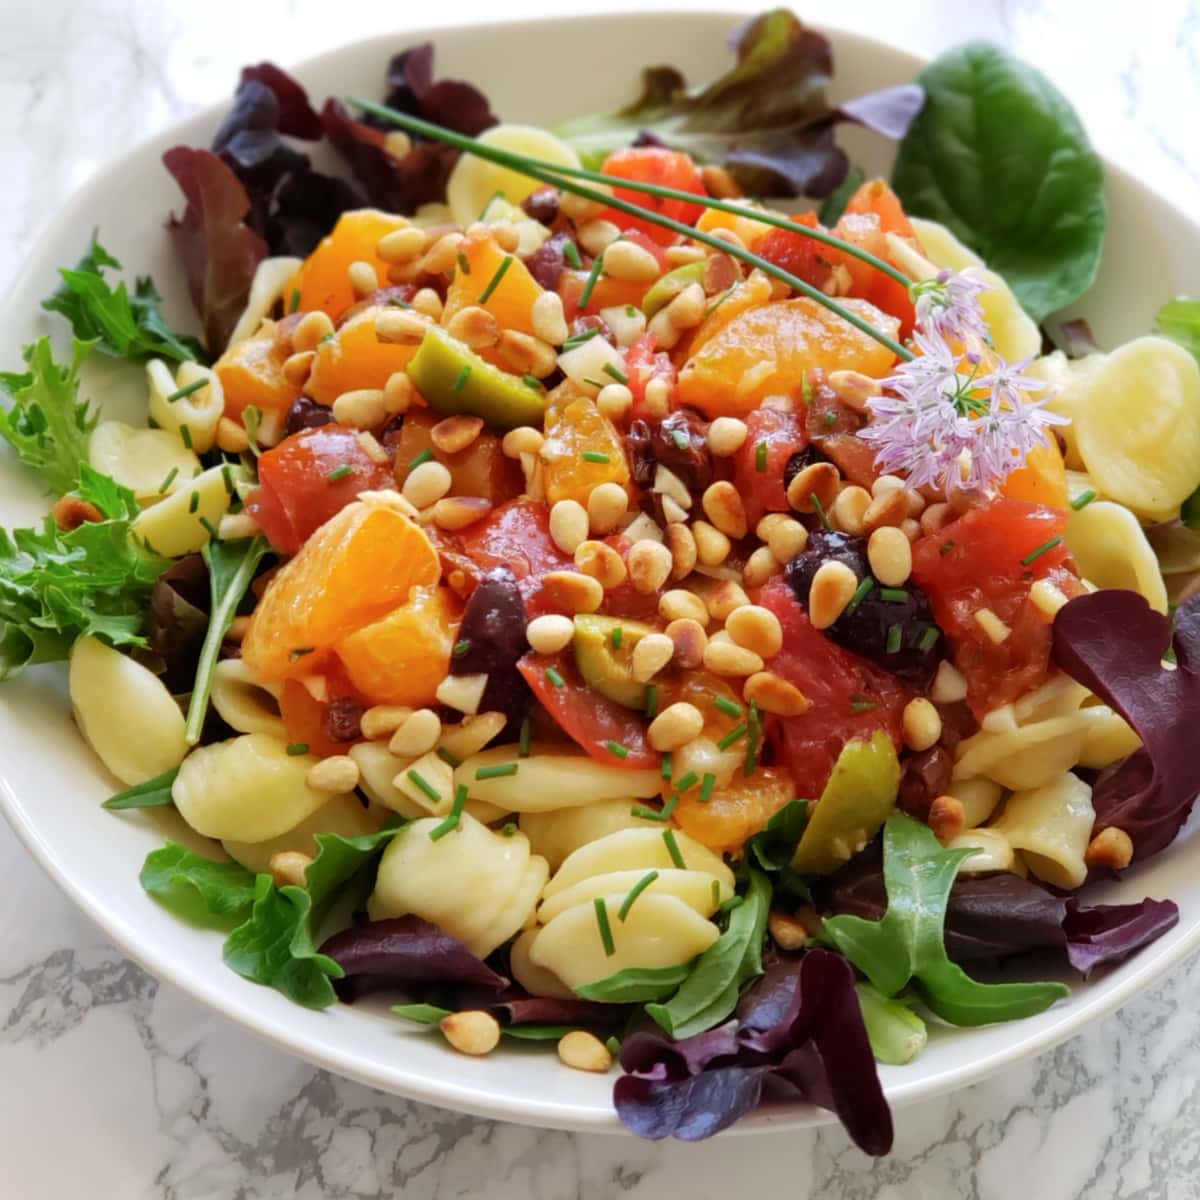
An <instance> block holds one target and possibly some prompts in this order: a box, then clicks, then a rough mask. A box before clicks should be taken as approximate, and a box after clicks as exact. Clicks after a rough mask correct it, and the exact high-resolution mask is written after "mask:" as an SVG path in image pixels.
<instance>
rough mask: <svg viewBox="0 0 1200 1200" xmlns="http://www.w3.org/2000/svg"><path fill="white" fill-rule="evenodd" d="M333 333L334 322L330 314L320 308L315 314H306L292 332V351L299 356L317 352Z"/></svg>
mask: <svg viewBox="0 0 1200 1200" xmlns="http://www.w3.org/2000/svg"><path fill="white" fill-rule="evenodd" d="M331 333H333V322H332V321H331V320H330V319H329V314H328V313H326V312H323V311H322V310H321V309H319V308H318V309H317V310H316V311H314V312H310V313H305V314H304V316H302V317H301V318H300V320H299V321H298V322H297V323H296V328H295V329H293V330H292V349H293V350H295V351H296V353H297V354H302V353H303V352H304V351H306V350H315V349H316V348H317V347H318V346H319V345H320V344H321V343H322V342H323V341H324V340H325V339H326V338H327V337H328V336H329V335H330V334H331Z"/></svg>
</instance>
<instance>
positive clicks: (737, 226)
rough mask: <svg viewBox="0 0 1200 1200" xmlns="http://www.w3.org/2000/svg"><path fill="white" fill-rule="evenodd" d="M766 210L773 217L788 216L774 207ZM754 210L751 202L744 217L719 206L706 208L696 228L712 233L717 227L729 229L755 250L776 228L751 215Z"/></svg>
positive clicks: (750, 248) (746, 245)
mask: <svg viewBox="0 0 1200 1200" xmlns="http://www.w3.org/2000/svg"><path fill="white" fill-rule="evenodd" d="M765 211H766V212H768V213H770V215H771V216H773V217H784V216H787V214H786V213H781V212H776V211H775V210H774V209H766V210H765ZM753 212H754V209H753V208H752V207H751V206H750V205H749V204H748V205H746V216H744V217H743V216H739V215H737V214H736V213H730V212H725V211H724V210H723V209H719V208H706V209H705V210H704V212H702V213H701V214H700V220H698V221H697V222H696V228H697V229H699V230H700V231H701V232H702V233H712V232H713V230H715V229H728V230H729V231H730V233H736V234H737V235H738V237H739V238H741V240H742V243H743V244H744V245H745V247H746V249H747V250H753V249H754V248H755V247H756V246H757V245H758V243H759V242H761V241H762V240H763V238H765V237H766V236H767V234H769V233H770V232H771V230H772V229H774V228H775V226H773V225H766V224H764V223H763V222H762V221H757V220H755V218H754V217H753V216H752V215H751V214H752V213H753Z"/></svg>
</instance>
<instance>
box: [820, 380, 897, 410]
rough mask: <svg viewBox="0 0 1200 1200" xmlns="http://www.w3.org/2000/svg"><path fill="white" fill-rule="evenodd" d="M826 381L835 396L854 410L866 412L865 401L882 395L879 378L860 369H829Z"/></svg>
mask: <svg viewBox="0 0 1200 1200" xmlns="http://www.w3.org/2000/svg"><path fill="white" fill-rule="evenodd" d="M828 383H829V386H830V387H831V388H833V390H834V392H836V393H837V398H838V399H839V400H840V401H841V402H842V403H843V404H844V405H845V406H846V407H847V408H852V409H853V410H854V411H855V412H866V409H867V401H868V400H873V399H874V398H875V397H876V396H882V395H883V388H882V387H880V385H879V380H878V379H872V378H871V376H870V375H864V374H863V373H862V372H861V371H830V372H829V376H828Z"/></svg>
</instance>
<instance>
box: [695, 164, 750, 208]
mask: <svg viewBox="0 0 1200 1200" xmlns="http://www.w3.org/2000/svg"><path fill="white" fill-rule="evenodd" d="M700 179H701V180H702V182H703V183H704V190H705V191H706V192H707V193H708V194H709V195H710V196H716V197H717V199H718V200H736V199H737V198H738V197H739V196H743V195H745V193H744V192H743V191H742V189H741V187H740V185H739V184H738V181H737V180H736V179H734V177H733V176H732V175H731V174H730V173H729V172H728V171H727V170H726V169H725V168H724V167H719V166H717V164H716V163H706V164H705V165H704V166H703V167H701V168H700Z"/></svg>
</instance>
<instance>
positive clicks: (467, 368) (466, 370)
mask: <svg viewBox="0 0 1200 1200" xmlns="http://www.w3.org/2000/svg"><path fill="white" fill-rule="evenodd" d="M470 378H471V364H470V363H464V364H463V368H462V370H461V371H459V373H458V378H457V379H455V381H454V394H455V395H456V396H457V395H459V394H460V393H461V392H462V390H463V388H465V387H466V386H467V380H468V379H470Z"/></svg>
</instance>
